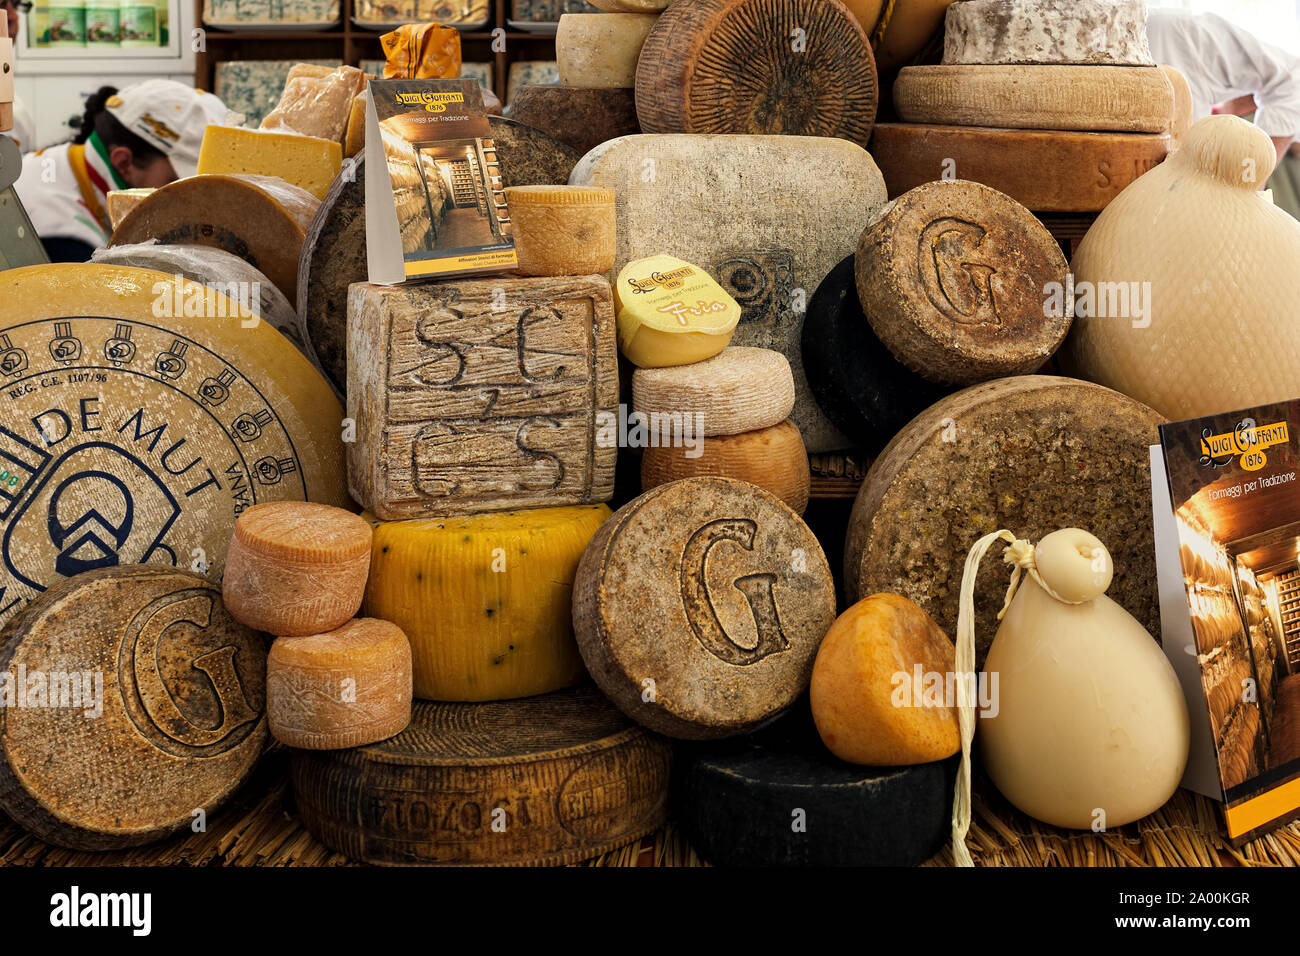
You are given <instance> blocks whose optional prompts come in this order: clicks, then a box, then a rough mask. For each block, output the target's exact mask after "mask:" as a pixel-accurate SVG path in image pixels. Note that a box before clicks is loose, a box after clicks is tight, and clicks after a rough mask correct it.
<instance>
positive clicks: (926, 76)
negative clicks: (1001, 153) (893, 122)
mask: <svg viewBox="0 0 1300 956" xmlns="http://www.w3.org/2000/svg"><path fill="white" fill-rule="evenodd" d="M894 105H895V106H896V107H897V108H898V113H899V115H900V116H902V118H903V119H904V120H905V121H907V122H908V123H937V124H945V123H947V124H952V125H955V126H995V127H1007V128H1011V129H1061V130H1080V131H1084V132H1087V131H1114V132H1119V133H1163V132H1164V131H1165V130H1166V129H1168V127H1169V120H1170V117H1171V116H1173V113H1174V90H1173V87H1172V86H1171V85H1170V83H1169V78H1168V77H1166V76H1165V75H1164V73H1162V72H1161V71H1160V70H1157V69H1156V68H1155V67H1145V66H909V67H904V68H903V69H902V70H900V71H899V74H898V79H897V81H895V83H894Z"/></svg>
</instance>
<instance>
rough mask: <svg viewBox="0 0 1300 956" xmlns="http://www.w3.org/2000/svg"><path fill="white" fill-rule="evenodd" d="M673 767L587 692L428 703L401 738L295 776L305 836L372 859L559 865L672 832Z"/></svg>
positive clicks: (331, 757) (305, 761)
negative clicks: (668, 821) (666, 826)
mask: <svg viewBox="0 0 1300 956" xmlns="http://www.w3.org/2000/svg"><path fill="white" fill-rule="evenodd" d="M671 767H672V747H671V746H670V745H669V743H668V742H667V741H665V740H662V739H660V738H658V737H656V736H655V735H654V734H652V733H649V732H647V731H645V730H643V729H642V728H640V727H637V726H635V725H634V724H632V723H630V722H629V721H628V720H627V719H626V718H625V717H624V716H623V715H622V714H620V713H619V712H618V711H617V710H616V709H615V708H614V707H613V706H612V705H611V704H610V703H609V702H608V701H606V700H605V699H604V698H603V697H602V696H601V695H600V692H599V691H597V690H596V689H595V688H594V687H592V686H591V685H589V684H588V685H583V686H582V687H577V688H574V689H573V690H567V691H560V692H557V693H554V694H546V695H543V696H540V697H529V698H526V699H524V700H517V701H506V702H502V703H496V702H493V703H486V704H431V703H425V702H423V701H417V702H416V704H415V706H414V708H413V712H412V715H411V725H410V727H408V728H407V729H406V730H405V731H403V732H402V733H400V734H398V735H397V736H396V737H393V738H392V739H390V740H386V741H383V742H382V743H378V744H371V745H369V746H366V747H358V748H354V749H351V750H338V751H328V752H323V751H317V752H308V751H299V752H296V753H295V754H294V757H293V765H292V779H293V789H294V798H295V801H296V803H297V806H298V811H299V813H300V814H301V816H302V818H303V822H304V823H306V824H307V828H308V829H309V830H310V831H311V832H312V833H313V834H314V835H315V836H316V838H317V839H319V840H320V841H321V842H322V843H324V844H325V845H326V846H328V847H330V848H332V849H335V850H338V851H339V852H341V853H345V854H347V855H348V856H349V857H351V858H352V859H354V860H357V861H360V862H363V863H378V864H387V865H400V864H407V865H426V866H427V865H439V864H453V865H454V864H459V865H504V866H511V865H513V866H530V865H531V866H538V865H551V866H557V865H563V864H566V863H575V862H578V861H580V860H586V859H589V858H591V857H595V856H599V855H600V854H602V853H605V852H607V851H609V850H613V849H616V848H617V847H620V846H623V845H625V844H627V843H631V842H632V841H634V840H637V839H639V838H640V837H642V836H644V835H645V834H647V833H649V832H651V831H652V830H655V829H656V828H658V827H659V826H662V825H663V823H664V820H665V818H666V816H667V804H668V778H669V773H670V770H671ZM494 824H495V826H494Z"/></svg>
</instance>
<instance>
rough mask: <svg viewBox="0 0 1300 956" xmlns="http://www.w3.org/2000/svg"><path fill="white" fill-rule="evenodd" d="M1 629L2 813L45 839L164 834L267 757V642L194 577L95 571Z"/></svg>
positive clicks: (66, 842)
mask: <svg viewBox="0 0 1300 956" xmlns="http://www.w3.org/2000/svg"><path fill="white" fill-rule="evenodd" d="M6 301H12V300H8V299H6ZM4 638H5V639H4V642H3V648H2V649H0V672H3V673H4V674H6V675H10V676H11V677H12V678H13V680H14V683H13V684H12V689H11V690H10V691H9V692H8V693H7V694H6V696H8V697H10V700H11V701H12V702H11V703H7V705H6V706H5V707H4V708H3V709H0V807H2V808H3V809H4V812H5V813H7V814H8V815H9V816H10V817H11V818H13V819H14V820H15V821H17V822H18V823H20V824H21V825H22V826H23V827H25V828H26V829H27V830H29V831H30V832H31V833H32V834H33V835H35V836H36V837H37V838H38V839H41V840H44V841H45V842H47V843H53V844H55V845H57V846H64V847H71V848H73V849H79V850H111V849H118V848H121V847H130V846H139V845H141V844H144V843H150V842H153V841H155V840H161V839H163V838H165V837H167V836H170V835H171V834H173V833H177V832H179V831H181V830H186V829H188V828H189V827H190V826H191V825H192V824H193V823H194V821H195V819H196V813H197V811H202V812H203V814H204V815H205V818H206V819H209V820H211V819H212V817H213V816H214V815H215V814H216V813H217V811H218V810H219V809H220V807H221V805H222V804H223V803H224V802H225V801H226V800H227V799H228V798H229V796H230V795H231V794H232V793H233V792H234V791H235V790H236V789H237V788H238V787H239V786H240V785H241V784H242V783H243V782H244V781H245V780H246V779H247V778H248V777H249V775H250V774H251V773H252V771H253V768H254V766H255V765H256V763H257V760H258V758H259V757H260V756H261V754H262V751H263V749H264V747H265V744H266V718H265V698H264V693H265V686H266V682H265V674H266V642H265V641H264V640H263V638H262V636H261V635H259V634H257V633H256V632H254V631H252V630H250V629H248V628H246V627H244V626H243V625H241V624H239V623H237V622H236V621H235V620H234V619H232V618H231V616H230V615H229V614H228V613H227V612H226V609H225V607H224V606H223V605H222V603H221V594H220V593H219V591H218V590H217V588H216V586H214V585H213V584H211V583H210V582H208V581H205V580H204V579H203V578H201V577H199V576H198V575H196V574H190V573H189V572H187V571H178V570H176V569H174V568H166V567H142V566H138V565H122V566H119V567H106V568H99V569H96V570H92V571H88V572H86V573H85V574H82V575H79V576H78V577H76V578H73V579H71V580H67V581H63V582H60V583H59V584H56V585H54V586H53V587H51V588H49V589H48V590H46V591H45V592H44V593H43V594H41V595H40V596H39V597H38V598H36V599H35V600H34V601H33V602H32V603H31V604H30V605H28V606H27V607H26V608H25V609H24V610H23V611H22V613H20V614H19V615H18V616H16V617H15V618H13V620H11V621H10V623H9V626H8V627H7V628H6V629H5V631H4Z"/></svg>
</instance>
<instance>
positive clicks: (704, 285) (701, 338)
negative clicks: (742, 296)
mask: <svg viewBox="0 0 1300 956" xmlns="http://www.w3.org/2000/svg"><path fill="white" fill-rule="evenodd" d="M614 307H615V309H616V311H617V313H618V346H619V348H620V349H621V350H622V352H623V354H624V355H625V356H626V357H627V359H628V361H629V362H631V363H632V364H633V365H636V366H638V367H640V368H663V367H665V366H669V365H690V364H691V363H693V362H702V361H704V360H705V359H707V358H712V357H713V356H715V355H717V354H718V353H719V352H721V351H722V350H723V349H725V348H726V347H727V345H728V343H730V342H731V336H732V335H733V334H734V333H735V331H736V324H737V323H738V322H739V321H740V315H741V308H740V305H739V303H737V302H736V300H735V299H733V298H732V297H731V296H730V295H728V294H727V292H726V290H725V289H723V288H722V286H720V285H718V283H717V282H716V281H715V280H714V279H713V277H712V276H711V275H709V274H708V273H707V272H705V271H704V270H703V269H701V268H700V267H699V266H696V265H692V264H691V263H689V262H683V261H682V260H681V259H676V258H674V257H673V256H663V255H660V256H650V257H648V258H645V259H637V260H636V261H635V262H629V263H628V264H627V265H625V266H624V267H623V268H622V270H621V271H620V272H619V274H618V281H617V282H615V283H614Z"/></svg>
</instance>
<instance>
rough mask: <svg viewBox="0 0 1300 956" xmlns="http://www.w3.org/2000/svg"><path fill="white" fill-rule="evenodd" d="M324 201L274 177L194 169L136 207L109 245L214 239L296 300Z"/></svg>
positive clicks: (196, 242)
mask: <svg viewBox="0 0 1300 956" xmlns="http://www.w3.org/2000/svg"><path fill="white" fill-rule="evenodd" d="M319 206H320V200H318V199H317V198H316V197H315V196H313V195H312V194H311V193H309V192H307V190H305V189H303V188H301V187H299V186H293V185H291V184H289V183H286V182H285V181H284V180H283V179H276V178H275V177H272V176H190V177H189V178H187V179H178V180H176V182H174V183H171V184H169V185H167V186H164V187H163V188H162V189H159V190H158V191H157V192H155V193H154V194H153V195H152V196H150V197H148V198H147V199H145V200H144V201H143V202H142V203H140V205H138V206H136V207H135V209H133V210H132V211H131V213H130V214H129V215H128V216H127V217H126V218H125V219H123V220H122V224H121V225H120V226H118V227H117V228H116V229H114V230H113V238H112V239H111V240H110V241H109V245H111V246H123V245H131V244H133V243H138V242H148V241H149V240H150V239H157V240H158V241H159V242H161V243H163V244H164V245H169V246H170V245H178V244H186V245H191V244H192V245H200V246H212V247H214V248H217V249H221V250H223V251H225V252H229V253H230V254H232V255H235V256H238V257H239V258H241V259H243V260H244V261H245V262H247V263H248V264H249V265H251V266H253V267H254V268H255V269H258V270H260V271H261V272H263V273H264V274H265V275H266V277H267V278H268V279H270V280H271V281H272V282H274V283H275V286H276V288H277V289H279V290H280V291H281V292H283V293H284V295H285V298H287V299H288V300H289V301H291V302H292V301H294V300H295V298H296V297H297V295H298V256H299V253H301V252H302V242H303V238H304V237H305V236H306V234H307V227H308V226H310V225H311V220H312V217H313V216H314V215H316V209H317V207H319Z"/></svg>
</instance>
